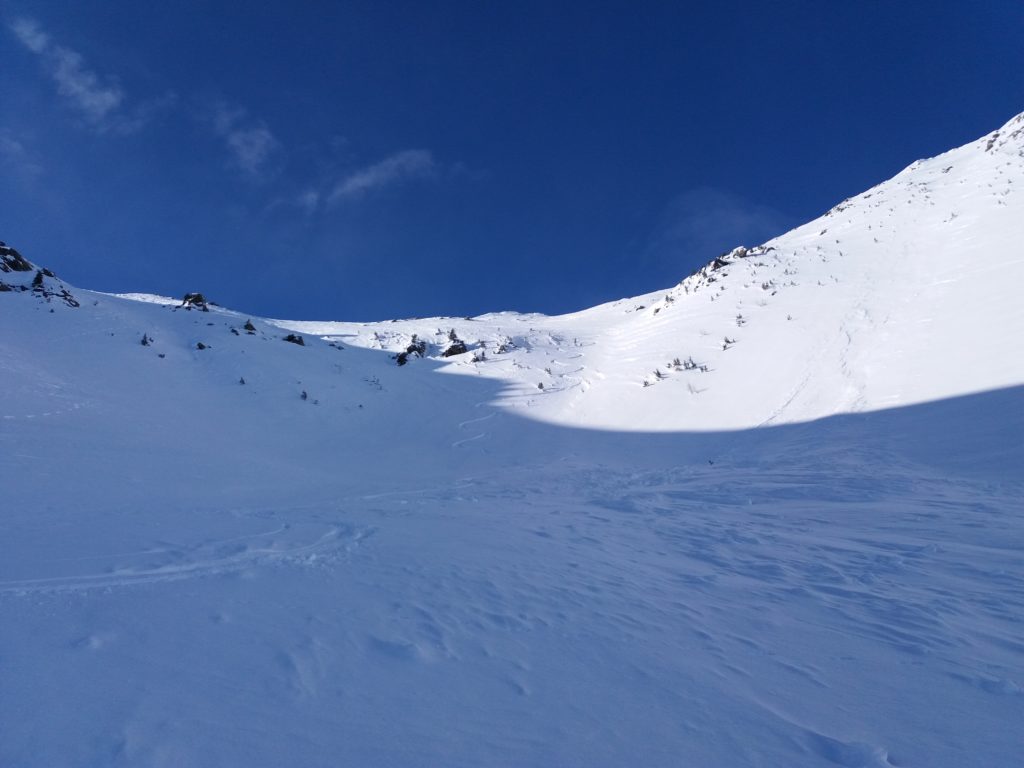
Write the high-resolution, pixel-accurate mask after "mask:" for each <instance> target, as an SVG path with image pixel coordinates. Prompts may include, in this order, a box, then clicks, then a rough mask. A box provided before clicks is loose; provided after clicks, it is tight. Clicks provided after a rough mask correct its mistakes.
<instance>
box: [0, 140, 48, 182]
mask: <svg viewBox="0 0 1024 768" xmlns="http://www.w3.org/2000/svg"><path fill="white" fill-rule="evenodd" d="M0 167H2V168H6V169H9V170H11V171H13V172H15V173H18V174H20V175H22V176H24V177H27V178H29V179H33V178H35V177H37V176H39V175H40V174H41V173H42V172H43V166H42V165H41V164H40V163H39V161H38V160H36V159H35V157H34V156H33V154H32V153H31V152H29V150H28V149H27V148H26V147H25V145H24V144H23V143H22V142H21V141H19V140H18V139H16V138H14V136H12V135H11V134H10V133H8V132H7V131H4V130H0Z"/></svg>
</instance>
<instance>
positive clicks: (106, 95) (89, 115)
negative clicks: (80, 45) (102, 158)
mask: <svg viewBox="0 0 1024 768" xmlns="http://www.w3.org/2000/svg"><path fill="white" fill-rule="evenodd" d="M10 30H11V32H12V33H13V34H14V36H15V37H16V38H17V39H18V40H19V41H20V42H21V44H22V45H24V46H25V48H26V49H28V50H29V51H31V52H32V53H34V54H35V55H37V56H39V57H40V59H41V60H42V62H43V66H44V68H45V69H46V71H47V73H48V74H49V75H50V77H51V79H52V80H53V82H54V84H55V85H56V86H57V93H58V94H60V96H61V97H63V99H64V101H65V102H66V103H67V104H68V105H70V106H71V107H72V108H73V109H75V110H76V111H77V112H78V113H79V114H80V115H81V116H82V117H83V118H84V119H85V120H86V122H88V123H89V125H91V126H92V127H93V128H94V129H96V130H98V131H100V132H106V131H112V132H116V133H134V132H135V131H138V130H139V129H141V128H142V127H143V126H144V125H145V124H146V123H148V122H149V121H150V120H151V119H153V117H155V116H156V115H157V114H159V113H160V112H162V111H163V110H164V109H166V108H167V107H168V106H170V105H171V104H173V103H174V101H175V97H174V94H170V93H169V94H166V95H164V96H161V97H159V98H157V99H152V100H150V101H147V102H143V103H142V104H139V105H137V106H136V107H134V108H133V109H129V108H128V106H127V104H126V101H127V99H126V96H125V93H124V90H123V89H122V88H121V86H120V84H119V83H118V82H117V80H116V79H115V78H112V77H101V76H100V75H98V74H97V73H96V72H94V71H93V70H91V69H89V68H88V67H87V66H86V64H85V59H84V58H83V57H82V55H81V54H80V53H78V52H77V51H74V50H72V49H71V48H67V47H65V46H62V45H57V44H56V43H54V42H53V40H52V39H51V37H50V35H49V34H48V33H46V32H45V31H43V29H42V28H41V27H40V26H39V24H38V23H37V22H36V21H35V20H33V19H28V18H20V19H16V20H15V21H14V22H12V23H11V24H10Z"/></svg>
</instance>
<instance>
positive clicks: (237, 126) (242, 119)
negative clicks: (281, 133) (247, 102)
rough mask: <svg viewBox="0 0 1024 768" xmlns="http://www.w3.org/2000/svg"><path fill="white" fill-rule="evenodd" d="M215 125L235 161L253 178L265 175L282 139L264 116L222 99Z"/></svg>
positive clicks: (214, 114)
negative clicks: (252, 114)
mask: <svg viewBox="0 0 1024 768" xmlns="http://www.w3.org/2000/svg"><path fill="white" fill-rule="evenodd" d="M213 129H214V131H215V132H216V133H217V135H218V136H220V137H221V138H222V139H223V140H224V145H225V146H226V147H227V150H228V153H229V154H230V156H231V160H232V164H233V165H235V166H236V167H237V168H238V169H239V170H241V171H242V172H243V173H245V174H246V175H248V176H249V177H251V178H253V179H257V178H260V177H262V176H263V174H264V172H265V171H266V168H267V164H268V162H269V161H270V159H271V157H272V156H273V155H274V154H275V153H276V152H277V150H278V149H279V148H280V146H281V145H280V142H279V141H278V140H277V137H275V136H274V134H273V132H272V131H271V130H270V128H268V127H267V125H266V124H265V123H264V122H263V121H262V120H254V119H252V118H250V117H249V116H248V114H247V113H246V111H245V110H244V109H242V108H241V107H237V106H232V105H230V104H227V103H226V102H220V103H218V104H217V105H215V107H214V112H213Z"/></svg>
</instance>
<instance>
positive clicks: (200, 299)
mask: <svg viewBox="0 0 1024 768" xmlns="http://www.w3.org/2000/svg"><path fill="white" fill-rule="evenodd" d="M208 304H209V302H208V301H207V300H206V297H205V296H203V294H201V293H186V294H185V295H184V297H182V299H181V305H180V306H179V309H180V308H181V307H184V308H185V309H192V308H193V307H195V308H196V309H200V310H202V311H203V312H209V311H210V308H209V306H207V305H208Z"/></svg>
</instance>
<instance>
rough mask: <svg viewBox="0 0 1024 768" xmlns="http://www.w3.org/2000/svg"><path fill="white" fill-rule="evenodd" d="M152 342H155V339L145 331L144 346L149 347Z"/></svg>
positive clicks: (143, 335) (143, 336)
mask: <svg viewBox="0 0 1024 768" xmlns="http://www.w3.org/2000/svg"><path fill="white" fill-rule="evenodd" d="M152 343H153V340H152V339H151V338H149V336H148V335H147V334H145V333H144V334H142V346H144V347H148V346H149V345H150V344H152Z"/></svg>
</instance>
